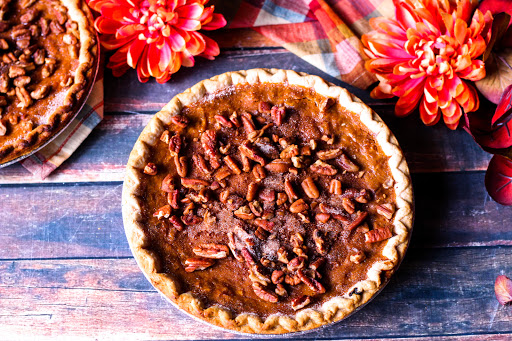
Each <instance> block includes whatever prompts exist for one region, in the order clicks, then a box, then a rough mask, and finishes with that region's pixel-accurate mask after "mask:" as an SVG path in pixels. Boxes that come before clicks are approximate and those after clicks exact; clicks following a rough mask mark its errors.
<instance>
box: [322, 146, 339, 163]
mask: <svg viewBox="0 0 512 341" xmlns="http://www.w3.org/2000/svg"><path fill="white" fill-rule="evenodd" d="M341 154H343V151H342V150H341V149H340V148H336V149H327V150H319V151H318V152H317V153H316V156H318V158H319V159H320V160H323V161H325V160H331V159H335V158H337V157H338V156H340V155H341Z"/></svg>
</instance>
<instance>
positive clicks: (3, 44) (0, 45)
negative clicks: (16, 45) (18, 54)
mask: <svg viewBox="0 0 512 341" xmlns="http://www.w3.org/2000/svg"><path fill="white" fill-rule="evenodd" d="M8 48H9V43H8V42H7V40H5V39H0V50H7V49H8Z"/></svg>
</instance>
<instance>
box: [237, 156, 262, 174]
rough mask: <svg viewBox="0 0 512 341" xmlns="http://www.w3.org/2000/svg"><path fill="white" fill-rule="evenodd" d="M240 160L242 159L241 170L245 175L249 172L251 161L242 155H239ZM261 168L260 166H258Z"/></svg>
mask: <svg viewBox="0 0 512 341" xmlns="http://www.w3.org/2000/svg"><path fill="white" fill-rule="evenodd" d="M240 158H241V159H242V170H243V171H244V172H246V173H248V172H250V171H251V160H249V158H248V157H247V156H245V155H244V154H240ZM260 166H261V165H260Z"/></svg>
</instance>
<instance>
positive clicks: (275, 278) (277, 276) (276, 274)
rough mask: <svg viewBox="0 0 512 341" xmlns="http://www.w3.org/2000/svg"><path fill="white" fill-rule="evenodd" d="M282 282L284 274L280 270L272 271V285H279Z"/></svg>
mask: <svg viewBox="0 0 512 341" xmlns="http://www.w3.org/2000/svg"><path fill="white" fill-rule="evenodd" d="M283 281H284V272H283V271H281V270H274V271H273V272H272V283H274V284H279V283H283Z"/></svg>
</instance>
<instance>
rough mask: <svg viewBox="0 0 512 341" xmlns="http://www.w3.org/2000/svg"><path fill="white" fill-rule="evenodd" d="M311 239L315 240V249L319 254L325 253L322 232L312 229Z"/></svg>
mask: <svg viewBox="0 0 512 341" xmlns="http://www.w3.org/2000/svg"><path fill="white" fill-rule="evenodd" d="M313 241H314V242H315V246H316V251H317V252H318V253H319V254H321V255H325V254H326V253H327V249H326V247H325V240H324V237H323V236H322V233H321V232H320V231H319V230H314V231H313Z"/></svg>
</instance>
